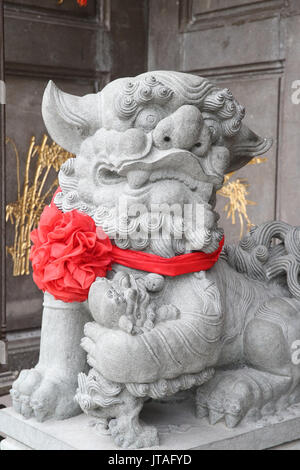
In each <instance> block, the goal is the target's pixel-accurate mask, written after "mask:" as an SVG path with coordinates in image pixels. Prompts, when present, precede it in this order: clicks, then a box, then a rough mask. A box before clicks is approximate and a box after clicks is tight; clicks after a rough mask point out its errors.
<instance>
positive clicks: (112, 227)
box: [11, 71, 300, 448]
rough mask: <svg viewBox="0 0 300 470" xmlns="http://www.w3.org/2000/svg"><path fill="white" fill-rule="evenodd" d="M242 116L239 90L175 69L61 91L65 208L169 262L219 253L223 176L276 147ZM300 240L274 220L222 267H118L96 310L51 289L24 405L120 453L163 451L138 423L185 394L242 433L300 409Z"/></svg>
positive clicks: (92, 301) (92, 294) (48, 101)
mask: <svg viewBox="0 0 300 470" xmlns="http://www.w3.org/2000/svg"><path fill="white" fill-rule="evenodd" d="M244 115H245V108H244V107H242V106H241V105H240V104H239V103H238V102H237V101H236V99H235V98H234V97H233V95H232V93H231V92H230V90H228V89H219V88H217V87H216V86H215V85H214V84H213V83H211V82H210V81H209V80H207V79H205V78H201V77H198V76H193V75H188V74H183V73H178V72H171V71H157V72H149V73H144V74H142V75H139V76H137V77H135V78H122V79H119V80H115V81H113V82H112V83H109V84H108V85H107V86H106V87H105V88H104V89H103V90H102V91H101V92H99V93H97V94H90V95H87V96H84V97H76V96H72V95H69V94H66V93H63V92H62V91H60V90H59V89H58V88H57V87H56V86H55V85H54V84H53V83H52V82H50V83H49V85H48V87H47V89H46V91H45V95H44V100H43V117H44V121H45V124H46V126H47V129H48V131H49V133H50V135H51V137H52V138H53V139H54V140H55V141H56V142H57V143H59V144H60V145H61V146H62V147H64V148H65V149H67V150H68V151H70V152H72V153H74V154H76V158H72V159H70V160H68V161H67V162H66V163H65V164H63V166H62V167H61V170H60V173H59V184H60V188H61V192H60V193H57V194H56V196H55V199H54V203H55V205H56V207H57V208H58V209H59V210H60V211H62V212H63V213H67V212H69V211H72V210H78V211H82V212H84V213H85V214H87V215H88V216H90V217H91V218H92V219H93V220H94V222H95V224H96V226H97V227H101V228H102V229H103V230H104V232H105V233H106V234H107V235H108V236H109V238H110V240H111V241H112V243H113V244H114V245H116V246H117V247H119V248H120V249H122V250H133V251H136V252H137V251H138V252H141V251H142V252H145V253H150V254H155V255H158V256H160V257H163V258H165V259H166V260H168V259H170V258H173V257H177V256H181V255H184V254H187V253H194V252H203V253H206V254H210V253H213V252H215V250H216V249H217V248H218V246H219V244H220V241H221V240H222V237H223V230H222V229H221V228H220V227H218V218H219V217H218V214H217V213H216V212H215V211H214V209H215V205H216V192H217V191H218V190H219V189H220V188H221V187H222V184H223V181H224V175H225V174H226V173H228V172H231V171H233V170H237V169H239V168H241V167H242V166H243V165H245V164H247V163H248V162H249V161H250V160H251V159H252V158H253V157H256V156H258V155H261V154H263V153H265V152H266V151H268V150H269V148H270V147H271V145H272V140H271V139H265V138H261V137H259V136H258V135H256V134H255V133H254V132H252V131H251V130H250V129H249V128H248V127H247V126H246V125H245V124H243V118H244ZM120 205H122V207H123V206H124V205H126V207H127V209H128V211H129V212H127V213H126V214H125V215H124V213H123V212H122V210H120ZM173 206H174V207H175V209H174V211H169V212H168V210H167V209H168V208H170V207H173ZM185 206H188V207H192V209H193V208H195V207H196V206H197V207H201V214H202V216H201V217H200V219H201V223H194V219H193V217H187V218H186V220H184V221H183V218H184V217H183V215H182V214H183V212H180V210H182V209H183V208H184V207H185ZM136 207H143V208H146V209H147V210H146V211H143V210H140V211H137V210H136ZM132 208H134V210H133V211H131V209H132ZM130 211H131V212H130ZM150 212H151V213H150ZM183 222H184V223H183ZM153 234H155V236H152V235H153ZM299 235H300V228H299V227H296V228H295V227H291V226H290V225H288V224H286V223H281V222H268V223H266V224H263V225H262V226H259V227H255V228H253V229H252V230H251V231H250V232H249V234H247V235H246V237H245V238H244V239H242V240H241V242H240V243H239V244H238V245H237V246H227V245H225V247H224V249H223V251H222V254H221V257H220V259H219V260H218V262H216V263H215V264H214V266H213V267H212V268H211V269H209V270H199V272H193V273H187V274H182V275H179V276H164V275H160V274H157V273H151V272H146V271H143V270H136V269H132V268H128V267H125V266H122V265H119V264H116V263H115V264H113V266H112V270H111V271H109V272H108V275H107V276H106V277H98V278H96V279H95V280H94V282H93V283H92V284H91V287H90V290H89V295H88V299H87V300H86V301H84V302H72V303H70V302H63V301H61V300H57V299H56V298H55V297H54V296H52V295H51V294H49V292H45V294H44V313H43V324H42V336H41V351H40V359H39V362H38V364H37V366H36V367H35V368H34V369H32V370H24V371H22V372H21V374H20V376H19V378H18V379H17V380H16V382H15V383H14V384H13V388H12V391H11V395H12V399H13V406H14V409H15V410H16V411H17V412H19V413H21V414H22V415H23V416H24V417H25V418H29V417H32V416H35V417H36V419H38V420H39V421H43V420H46V419H49V418H52V417H54V418H56V419H66V418H69V417H71V416H74V415H76V414H78V413H80V412H82V411H83V412H85V413H87V414H89V415H92V416H94V417H96V418H97V419H98V420H99V423H100V424H101V426H103V427H104V428H105V429H107V430H108V432H110V434H111V436H112V438H113V439H114V441H115V443H116V444H117V445H118V446H120V447H124V448H140V447H149V446H154V445H157V444H158V433H157V430H156V429H155V428H154V427H150V426H146V425H145V424H144V423H142V422H141V421H140V420H139V414H140V411H141V409H142V407H143V404H144V402H145V401H146V400H149V399H153V400H158V399H159V400H161V399H166V398H168V397H174V396H176V394H177V393H179V392H182V391H183V390H187V391H189V392H188V393H190V394H192V396H193V397H194V400H195V405H196V406H195V408H196V412H197V415H198V416H199V417H201V418H202V417H205V416H208V418H209V421H210V423H211V424H215V423H216V422H218V421H220V420H222V419H224V420H225V423H226V425H227V426H228V427H230V428H231V427H234V426H236V425H238V424H239V423H240V422H241V421H242V420H245V419H246V420H247V419H252V420H253V419H254V420H255V419H259V418H260V417H261V416H262V415H265V414H274V413H276V412H278V411H280V410H281V409H285V408H286V407H288V406H290V405H292V404H294V403H296V402H299V401H300V387H299V380H300V368H299V366H297V364H296V363H295V361H294V362H293V360H292V353H293V347H294V346H293V345H294V344H295V341H297V340H299V339H300V289H299V282H298V274H299V266H300V265H299V263H300V250H299V247H300V239H299Z"/></svg>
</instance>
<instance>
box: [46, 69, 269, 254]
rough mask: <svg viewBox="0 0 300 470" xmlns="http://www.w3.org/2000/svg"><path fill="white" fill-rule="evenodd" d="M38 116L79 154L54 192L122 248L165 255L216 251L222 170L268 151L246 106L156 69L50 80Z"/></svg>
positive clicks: (196, 80) (223, 92)
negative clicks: (96, 86)
mask: <svg viewBox="0 0 300 470" xmlns="http://www.w3.org/2000/svg"><path fill="white" fill-rule="evenodd" d="M42 110H43V117H44V121H45V124H46V127H47V129H48V131H49V133H50V135H51V137H52V138H53V139H54V140H55V141H56V142H57V143H58V144H60V145H61V146H62V147H64V148H65V149H67V150H68V151H70V152H72V153H75V154H76V158H73V159H70V160H68V161H67V162H66V163H65V164H64V165H63V166H62V167H61V170H60V173H59V183H60V186H61V189H62V192H61V193H59V194H57V196H56V198H55V203H56V205H57V206H58V207H59V208H60V209H61V210H63V211H64V212H66V211H70V210H72V209H78V210H81V211H83V212H85V213H87V214H89V215H90V216H91V217H93V219H94V220H95V223H96V225H98V226H101V227H102V228H103V229H104V231H105V232H106V233H107V234H108V235H109V236H110V238H111V239H113V240H114V241H115V243H116V244H117V245H118V246H119V247H121V248H131V249H135V250H147V251H149V252H152V253H156V254H159V255H161V256H165V257H170V256H174V255H177V254H183V253H186V252H188V251H192V250H202V251H205V252H211V251H214V250H215V249H216V248H217V247H218V244H219V242H220V240H221V238H222V235H223V231H222V229H221V228H219V227H218V225H217V221H218V214H217V213H216V212H215V211H214V208H215V204H216V192H217V190H218V189H220V188H221V186H222V184H223V180H224V175H225V174H226V173H227V172H230V171H233V170H237V169H238V168H240V167H242V166H243V165H245V164H246V163H247V162H248V161H250V160H251V159H252V158H253V157H254V156H258V155H261V154H263V153H264V152H266V151H267V150H268V149H269V148H270V146H271V144H272V140H271V139H262V138H261V137H259V136H257V135H256V134H255V133H253V132H252V131H251V130H250V129H249V128H248V127H246V126H245V125H244V124H243V122H242V121H243V118H244V115H245V108H244V107H243V106H241V105H240V104H239V103H238V102H237V101H236V99H235V98H234V97H233V95H232V93H231V92H230V90H228V89H219V88H217V87H216V86H215V85H214V84H213V83H211V82H210V81H209V80H207V79H205V78H201V77H198V76H193V75H188V74H183V73H178V72H170V71H158V72H149V73H144V74H142V75H139V76H137V77H134V78H122V79H118V80H115V81H113V82H111V83H109V84H108V85H107V86H106V87H105V88H104V89H103V90H102V91H101V92H99V93H97V94H90V95H87V96H84V97H75V96H72V95H69V94H66V93H63V92H62V91H60V90H59V89H58V88H57V87H56V86H55V85H54V84H53V83H52V82H50V83H49V85H48V87H47V89H46V91H45V95H44V100H43V108H42Z"/></svg>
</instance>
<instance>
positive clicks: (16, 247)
mask: <svg viewBox="0 0 300 470" xmlns="http://www.w3.org/2000/svg"><path fill="white" fill-rule="evenodd" d="M47 141H48V137H47V136H46V135H45V136H44V137H43V140H42V143H41V145H37V144H36V141H35V137H32V138H31V140H30V145H29V149H28V152H27V158H26V166H25V176H24V183H23V189H22V193H21V179H20V156H19V152H18V149H17V147H16V144H15V143H14V141H13V140H12V139H10V138H7V139H6V143H7V144H9V145H11V146H12V148H13V151H14V154H15V157H16V171H17V190H18V199H17V201H15V202H12V203H9V204H7V206H6V221H8V220H9V221H10V222H11V224H13V225H14V229H15V231H14V243H13V245H12V246H9V247H6V250H7V253H8V254H10V255H11V257H12V260H13V275H14V276H23V275H25V274H26V275H28V274H30V270H29V253H30V233H31V231H32V230H34V229H35V228H36V227H37V225H38V222H39V219H40V216H41V214H42V211H43V209H44V207H45V205H46V203H47V200H48V197H49V196H50V195H51V194H52V193H53V190H54V188H55V187H57V186H58V179H57V177H56V179H55V181H53V183H51V184H50V185H49V184H47V183H48V176H49V173H50V170H51V169H52V168H53V169H54V170H55V172H56V173H57V172H58V171H59V169H60V167H61V165H62V164H63V163H64V162H65V161H66V160H68V159H69V158H71V157H73V156H74V155H72V154H71V153H70V152H67V151H66V150H64V149H63V148H62V147H60V146H59V145H58V144H56V143H55V142H52V144H51V145H50V144H48V143H47ZM34 162H35V166H34ZM32 166H34V177H33V182H32V184H31V183H30V181H29V180H30V173H31V169H32ZM47 186H48V187H47Z"/></svg>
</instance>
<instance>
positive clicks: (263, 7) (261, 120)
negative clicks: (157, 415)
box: [0, 0, 300, 390]
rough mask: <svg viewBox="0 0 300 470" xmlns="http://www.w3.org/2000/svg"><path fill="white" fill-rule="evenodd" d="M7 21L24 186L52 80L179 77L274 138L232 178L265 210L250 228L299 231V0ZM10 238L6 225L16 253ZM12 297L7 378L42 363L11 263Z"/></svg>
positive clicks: (42, 12) (30, 298)
mask: <svg viewBox="0 0 300 470" xmlns="http://www.w3.org/2000/svg"><path fill="white" fill-rule="evenodd" d="M4 19H5V72H6V85H7V105H6V136H7V137H9V138H10V139H12V142H13V143H14V144H15V146H16V148H17V149H18V152H19V155H20V175H21V180H22V175H24V173H25V165H26V153H27V149H28V147H29V144H30V139H31V137H32V136H35V137H36V142H37V143H41V141H42V137H43V135H44V134H45V133H46V129H45V127H44V124H43V121H42V117H41V101H42V95H43V90H44V88H45V86H46V83H47V81H48V80H49V79H52V80H54V81H55V82H56V83H57V84H58V86H59V87H61V88H62V89H63V90H64V91H67V92H70V93H73V94H76V95H84V94H86V93H91V92H97V91H99V90H101V88H102V87H103V86H104V85H105V84H106V83H107V82H109V81H110V80H112V79H115V78H117V77H122V76H130V75H137V74H139V73H142V72H144V71H146V70H155V69H174V70H178V71H184V72H189V73H194V74H198V75H201V76H205V77H209V78H210V79H211V80H213V81H215V82H216V83H217V84H218V85H219V86H224V87H229V88H230V89H231V90H232V92H233V93H234V95H235V96H236V98H237V99H238V101H239V102H240V103H241V104H243V105H245V106H246V109H247V115H246V118H245V121H246V122H247V123H248V124H249V125H250V127H251V128H252V129H253V130H255V131H256V132H257V133H259V134H260V135H265V136H270V137H273V139H274V146H273V148H272V150H271V151H269V152H268V155H267V161H265V162H261V163H259V164H256V165H250V166H247V167H245V168H244V169H242V170H240V171H239V172H238V174H237V175H233V176H232V181H236V180H237V179H244V178H245V179H247V182H248V183H249V187H247V191H249V195H248V196H247V199H249V200H251V201H253V202H255V203H257V204H256V205H248V207H247V211H248V216H249V218H250V220H251V222H252V223H254V224H259V223H261V222H263V221H266V220H270V219H274V218H279V219H282V220H285V221H287V222H290V223H293V224H300V215H299V210H298V203H299V202H300V184H299V182H300V159H299V158H298V147H299V144H300V136H299V131H298V129H299V124H300V122H299V121H300V108H299V107H297V99H295V93H296V92H297V89H296V88H295V87H297V86H299V83H298V85H297V81H298V80H300V2H299V1H297V0H180V1H177V0H88V2H87V6H86V7H79V6H78V4H77V2H76V0H64V1H63V2H61V1H57V0H42V1H41V0H7V1H6V0H5V1H4ZM293 87H294V88H293ZM293 97H294V98H293ZM299 101H300V100H299ZM6 152H7V167H6V172H7V177H6V184H7V192H6V198H7V202H13V201H16V200H17V197H18V193H17V183H16V181H17V180H16V158H15V149H14V147H13V145H12V143H11V142H8V144H7V146H6ZM31 176H32V175H31ZM50 177H51V178H53V179H54V178H55V174H53V175H52V176H51V175H50ZM22 181H23V180H22ZM228 202H229V200H228V199H226V198H224V197H221V196H220V198H219V203H218V209H219V211H220V214H221V219H222V220H221V223H222V226H223V227H224V228H225V230H226V236H227V240H228V241H237V240H238V239H239V237H240V222H239V219H237V221H236V224H232V219H231V218H228V219H227V218H226V215H227V212H226V210H225V209H226V207H225V206H226V204H228ZM245 225H247V224H246V221H245ZM13 237H14V227H13V225H11V224H9V223H8V224H7V245H11V244H12V242H13ZM6 296H7V340H8V352H9V365H8V369H9V370H11V371H12V370H20V369H21V368H24V367H25V368H27V367H31V366H32V365H34V364H35V363H36V361H37V358H38V349H39V336H40V324H41V313H42V295H41V293H40V292H39V291H38V289H37V288H36V287H35V285H34V283H33V281H32V279H31V276H30V275H23V276H13V265H12V259H11V256H7V267H6ZM2 370H4V368H3V367H2ZM0 371H1V369H0ZM0 390H1V386H0Z"/></svg>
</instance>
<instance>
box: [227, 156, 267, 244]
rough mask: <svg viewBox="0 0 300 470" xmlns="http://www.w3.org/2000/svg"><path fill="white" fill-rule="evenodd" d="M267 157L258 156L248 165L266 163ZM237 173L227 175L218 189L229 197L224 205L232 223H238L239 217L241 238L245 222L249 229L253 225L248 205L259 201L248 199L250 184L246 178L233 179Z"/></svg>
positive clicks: (253, 204)
mask: <svg viewBox="0 0 300 470" xmlns="http://www.w3.org/2000/svg"><path fill="white" fill-rule="evenodd" d="M267 160H268V159H267V158H260V157H256V158H253V159H252V160H251V161H250V162H249V163H248V165H259V164H261V163H265V162H266V161H267ZM235 174H236V172H235V171H233V172H231V173H228V174H227V175H225V180H224V186H223V187H222V188H221V189H220V190H219V191H218V194H220V196H223V197H225V198H227V199H229V201H228V203H227V204H226V205H225V207H224V211H225V212H226V214H227V219H229V218H231V223H232V224H233V225H235V224H236V219H237V218H238V220H239V222H240V238H242V236H243V234H244V226H245V222H246V224H247V230H248V231H249V230H250V229H251V227H253V225H254V224H253V223H252V222H251V220H250V217H249V215H248V210H247V207H248V206H255V205H256V204H257V203H256V202H254V201H250V200H249V199H247V196H248V195H249V191H248V188H249V184H248V182H247V180H246V179H245V178H237V179H236V180H232V177H233V176H234V175H235Z"/></svg>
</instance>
